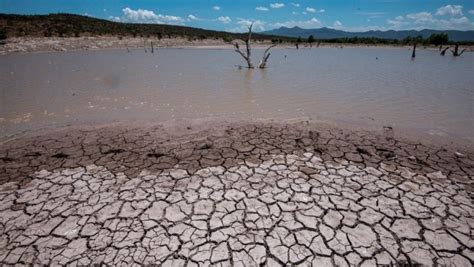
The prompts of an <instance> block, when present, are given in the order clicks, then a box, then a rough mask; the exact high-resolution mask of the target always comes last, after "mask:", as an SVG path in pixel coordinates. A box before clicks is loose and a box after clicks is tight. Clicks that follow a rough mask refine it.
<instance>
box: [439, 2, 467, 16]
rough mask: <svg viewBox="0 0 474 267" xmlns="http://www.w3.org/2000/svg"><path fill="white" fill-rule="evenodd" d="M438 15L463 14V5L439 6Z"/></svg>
mask: <svg viewBox="0 0 474 267" xmlns="http://www.w3.org/2000/svg"><path fill="white" fill-rule="evenodd" d="M436 15H437V16H446V15H447V16H462V15H463V14H462V6H460V5H447V6H443V7H440V8H438V11H436Z"/></svg>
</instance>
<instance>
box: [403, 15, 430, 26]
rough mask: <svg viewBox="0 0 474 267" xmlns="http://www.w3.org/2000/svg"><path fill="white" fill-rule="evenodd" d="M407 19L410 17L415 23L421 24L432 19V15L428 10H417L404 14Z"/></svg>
mask: <svg viewBox="0 0 474 267" xmlns="http://www.w3.org/2000/svg"><path fill="white" fill-rule="evenodd" d="M406 18H407V19H411V20H413V21H414V22H415V24H423V23H427V22H431V21H433V15H431V13H429V12H419V13H412V14H408V15H406Z"/></svg>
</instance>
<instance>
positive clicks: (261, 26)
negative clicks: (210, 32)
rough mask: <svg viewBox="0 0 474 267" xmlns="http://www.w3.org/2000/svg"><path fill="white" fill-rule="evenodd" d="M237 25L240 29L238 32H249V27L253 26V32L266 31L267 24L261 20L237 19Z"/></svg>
mask: <svg viewBox="0 0 474 267" xmlns="http://www.w3.org/2000/svg"><path fill="white" fill-rule="evenodd" d="M237 24H238V25H239V28H237V29H236V31H247V30H248V27H249V26H250V25H251V24H253V30H255V31H264V30H265V22H264V21H261V20H250V19H243V18H239V19H237Z"/></svg>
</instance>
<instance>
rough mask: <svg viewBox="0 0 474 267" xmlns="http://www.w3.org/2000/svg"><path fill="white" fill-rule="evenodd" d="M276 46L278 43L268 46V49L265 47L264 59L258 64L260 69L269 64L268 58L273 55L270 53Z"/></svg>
mask: <svg viewBox="0 0 474 267" xmlns="http://www.w3.org/2000/svg"><path fill="white" fill-rule="evenodd" d="M275 46H277V44H273V45H271V46H270V47H268V48H267V49H265V52H263V57H262V60H261V61H260V64H258V68H259V69H264V68H265V67H266V66H267V60H268V58H269V57H270V55H271V53H269V52H270V49H272V48H273V47H275Z"/></svg>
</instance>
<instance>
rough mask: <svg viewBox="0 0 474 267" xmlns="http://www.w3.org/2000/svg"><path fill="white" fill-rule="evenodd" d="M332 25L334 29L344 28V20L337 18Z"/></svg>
mask: <svg viewBox="0 0 474 267" xmlns="http://www.w3.org/2000/svg"><path fill="white" fill-rule="evenodd" d="M332 27H333V28H334V29H340V28H342V22H340V21H339V20H336V21H334V23H333V24H332Z"/></svg>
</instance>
